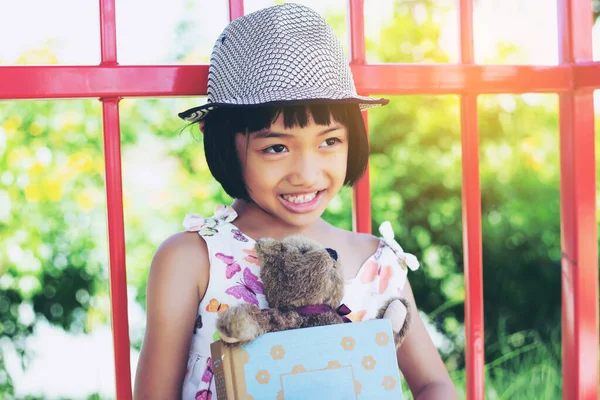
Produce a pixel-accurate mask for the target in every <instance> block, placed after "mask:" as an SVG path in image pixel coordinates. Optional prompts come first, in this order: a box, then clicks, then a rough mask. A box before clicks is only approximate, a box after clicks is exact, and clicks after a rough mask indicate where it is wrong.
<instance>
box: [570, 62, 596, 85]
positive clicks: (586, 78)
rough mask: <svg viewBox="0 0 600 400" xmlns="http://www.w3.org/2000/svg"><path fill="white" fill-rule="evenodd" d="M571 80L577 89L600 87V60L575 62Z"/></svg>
mask: <svg viewBox="0 0 600 400" xmlns="http://www.w3.org/2000/svg"><path fill="white" fill-rule="evenodd" d="M573 67H574V70H573V81H574V85H575V88H577V89H600V62H586V63H580V64H575V65H574V66H573Z"/></svg>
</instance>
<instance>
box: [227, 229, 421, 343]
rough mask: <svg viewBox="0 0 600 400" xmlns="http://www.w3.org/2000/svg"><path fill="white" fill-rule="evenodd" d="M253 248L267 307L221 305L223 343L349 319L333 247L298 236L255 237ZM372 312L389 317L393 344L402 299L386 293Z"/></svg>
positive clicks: (404, 324)
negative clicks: (386, 297) (223, 308)
mask: <svg viewBox="0 0 600 400" xmlns="http://www.w3.org/2000/svg"><path fill="white" fill-rule="evenodd" d="M254 248H255V251H256V255H257V257H258V259H259V261H260V263H261V270H260V277H261V280H262V282H263V284H264V293H265V296H266V299H267V302H268V304H269V307H270V308H266V309H262V310H261V309H259V308H258V307H257V306H255V305H254V304H241V305H237V306H234V307H231V308H229V309H227V310H225V311H224V312H223V313H222V314H221V315H220V316H219V318H218V320H217V329H218V330H219V333H220V337H221V340H222V341H223V342H224V343H225V344H226V345H230V346H241V345H243V344H246V343H248V342H250V341H252V340H254V339H256V338H257V337H259V336H261V335H262V334H265V333H267V332H276V331H281V330H287V329H295V328H308V327H313V326H321V325H332V324H341V323H344V322H351V321H350V320H349V319H348V318H347V317H346V316H345V315H347V314H348V313H350V310H349V309H348V308H347V307H346V306H345V305H341V306H340V303H341V301H342V297H343V294H344V278H343V274H342V266H341V264H340V262H338V256H337V252H336V251H335V250H333V249H330V248H325V247H323V246H321V245H320V244H318V243H316V242H314V241H313V240H311V239H308V238H306V237H304V236H299V235H295V236H288V237H286V238H284V239H282V240H275V239H270V238H263V239H259V240H257V241H256V243H255V246H254ZM377 317H378V318H388V319H391V321H392V330H393V332H394V339H395V340H394V341H395V344H396V348H398V347H399V346H400V344H401V343H402V341H403V339H404V337H405V336H406V333H407V330H408V327H409V325H410V317H411V314H410V307H409V304H408V302H407V301H406V300H405V299H402V298H392V299H390V300H389V301H387V302H386V304H385V305H384V306H383V307H382V308H381V309H380V310H379V313H378V315H377Z"/></svg>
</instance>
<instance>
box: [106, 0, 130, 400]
mask: <svg viewBox="0 0 600 400" xmlns="http://www.w3.org/2000/svg"><path fill="white" fill-rule="evenodd" d="M100 48H101V52H102V62H101V65H117V34H116V17H115V0H100ZM102 122H103V127H104V168H105V174H106V207H107V214H108V249H109V260H110V262H109V268H110V299H111V320H112V333H113V345H114V354H115V378H116V392H117V399H119V400H121V399H131V372H130V371H131V370H130V365H131V364H130V359H129V351H130V350H129V322H128V316H127V272H126V269H125V229H124V222H123V184H122V180H121V132H120V127H119V99H117V98H108V99H102Z"/></svg>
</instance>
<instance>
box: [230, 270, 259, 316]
mask: <svg viewBox="0 0 600 400" xmlns="http://www.w3.org/2000/svg"><path fill="white" fill-rule="evenodd" d="M243 275H244V277H243V278H242V279H241V280H240V281H239V282H238V283H237V284H236V285H235V286H232V287H230V288H229V289H227V290H225V293H227V294H229V295H231V296H233V297H235V298H236V299H242V300H244V301H245V302H246V303H251V304H254V305H255V306H257V307H258V298H257V295H259V294H264V293H265V292H264V286H263V283H262V282H261V281H260V280H259V279H258V277H257V276H256V275H254V274H253V273H252V271H250V268H244V273H243Z"/></svg>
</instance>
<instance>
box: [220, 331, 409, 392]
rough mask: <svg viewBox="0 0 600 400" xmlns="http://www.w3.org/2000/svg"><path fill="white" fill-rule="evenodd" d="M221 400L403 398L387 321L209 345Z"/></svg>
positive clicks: (291, 332)
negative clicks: (233, 344)
mask: <svg viewBox="0 0 600 400" xmlns="http://www.w3.org/2000/svg"><path fill="white" fill-rule="evenodd" d="M211 352H212V357H213V367H214V374H215V383H216V389H217V398H218V399H219V400H223V399H227V400H246V399H254V400H259V399H265V400H266V399H269V400H283V399H285V400H296V399H315V400H316V399H327V400H338V399H339V400H341V399H344V400H345V399H358V400H367V399H377V400H380V399H400V400H401V399H402V388H401V384H400V371H399V369H398V362H397V360H396V351H395V347H394V340H393V336H392V326H391V322H390V321H389V320H387V319H378V320H370V321H363V322H354V323H348V324H339V325H328V326H319V327H314V328H304V329H292V330H287V331H281V332H272V333H267V334H265V335H263V336H261V337H260V338H258V339H256V340H254V341H253V342H251V343H249V344H247V345H245V346H242V347H237V348H232V347H228V346H225V345H223V343H222V342H220V341H217V342H215V343H213V344H212V345H211Z"/></svg>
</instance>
